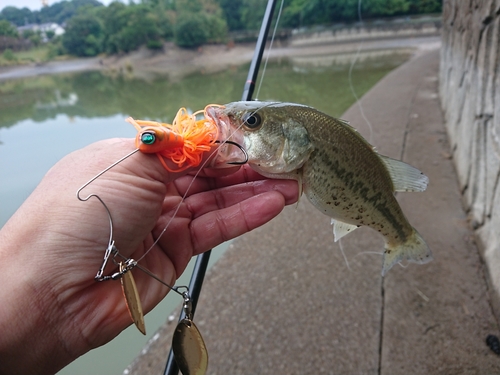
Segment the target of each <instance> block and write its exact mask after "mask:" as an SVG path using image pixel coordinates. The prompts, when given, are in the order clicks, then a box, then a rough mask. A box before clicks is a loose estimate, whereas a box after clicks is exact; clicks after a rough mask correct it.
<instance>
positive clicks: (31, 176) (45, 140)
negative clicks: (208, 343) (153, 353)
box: [0, 50, 409, 375]
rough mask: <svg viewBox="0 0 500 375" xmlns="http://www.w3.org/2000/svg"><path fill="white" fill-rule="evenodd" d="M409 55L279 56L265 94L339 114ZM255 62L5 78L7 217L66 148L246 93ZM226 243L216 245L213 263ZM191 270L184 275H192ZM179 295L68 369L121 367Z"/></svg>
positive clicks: (2, 137) (0, 187)
mask: <svg viewBox="0 0 500 375" xmlns="http://www.w3.org/2000/svg"><path fill="white" fill-rule="evenodd" d="M354 58H356V63H355V64H354V66H351V62H352V61H353V59H354ZM408 58H409V53H408V51H402V50H401V51H397V50H391V51H376V52H367V51H364V52H362V53H360V54H356V55H355V54H353V55H331V56H310V57H300V58H282V59H280V60H275V61H271V62H269V64H268V66H267V70H266V73H265V79H264V81H263V83H262V86H261V90H260V92H259V93H258V99H260V100H277V101H290V102H296V103H302V104H306V105H311V106H313V107H315V108H317V109H319V110H321V111H323V112H326V113H328V114H330V115H332V116H336V117H338V116H340V115H341V114H342V113H343V112H344V111H345V110H346V109H347V108H348V107H349V106H350V105H352V103H354V102H355V98H356V96H357V97H360V96H361V95H363V93H365V92H366V91H367V90H368V89H369V88H370V87H372V86H373V85H374V84H375V83H376V82H377V81H378V80H380V78H382V77H383V76H384V75H385V74H387V73H388V72H389V71H391V70H392V69H394V68H395V67H397V66H398V65H400V64H401V63H403V62H404V61H406V60H407V59H408ZM247 70H248V66H241V67H237V68H233V69H228V70H225V71H223V72H220V73H215V74H209V75H208V74H202V73H201V72H200V73H197V74H192V75H190V76H187V77H185V78H183V79H182V80H180V81H171V80H169V79H168V77H162V76H157V77H156V78H155V79H150V80H149V81H145V80H141V79H137V78H134V77H133V75H131V74H128V75H121V76H110V75H103V74H101V73H100V72H95V71H94V72H84V73H78V74H61V75H50V76H42V77H34V78H33V77H32V78H26V79H19V80H12V81H4V82H0V176H2V178H1V181H2V182H1V184H0V202H1V203H0V225H1V226H3V225H4V224H5V222H6V221H7V220H8V219H9V217H10V216H11V215H12V214H13V213H14V212H15V210H16V209H17V208H18V207H19V206H20V205H21V204H22V202H23V201H24V200H25V199H26V197H27V196H28V195H29V194H30V193H31V191H32V190H33V189H34V188H35V186H36V185H37V184H38V183H39V181H40V180H41V178H42V177H43V176H44V174H45V173H46V172H47V171H48V169H49V168H50V167H51V166H52V165H54V164H55V163H56V162H57V161H58V160H59V159H61V158H62V157H63V156H64V155H66V154H68V153H70V152H71V151H74V150H76V149H79V148H82V147H84V146H86V145H88V144H90V143H92V142H95V141H98V140H101V139H105V138H111V137H134V136H135V133H136V131H135V129H134V128H133V127H132V126H131V125H129V124H128V123H126V122H125V121H124V119H125V118H126V117H128V116H132V117H134V118H136V119H151V120H157V121H162V122H171V121H172V119H173V117H174V116H175V114H176V112H177V110H178V109H179V108H180V107H187V108H188V109H190V110H193V111H194V110H199V109H203V108H204V107H205V105H207V104H210V103H215V104H224V103H227V102H230V101H235V100H239V99H240V98H241V92H242V89H243V84H244V82H245V80H246V75H247ZM353 92H354V93H353ZM353 125H354V126H355V127H361V126H366V125H365V124H353ZM375 128H376V124H375ZM75 199H76V198H75ZM74 225H78V224H77V223H74ZM224 249H225V246H224V245H222V246H221V247H218V248H217V249H215V254H214V256H213V257H212V258H213V259H212V262H213V261H214V260H216V259H217V258H218V257H220V255H221V254H222V253H223V251H224ZM190 267H192V265H191V266H190ZM190 269H191V268H189V269H188V271H187V272H185V273H184V275H183V277H182V279H181V280H180V281H179V283H178V284H187V283H188V280H189V275H190ZM180 302H181V301H180V298H179V297H178V296H177V295H174V294H173V293H171V294H170V295H168V296H167V298H166V299H165V300H164V301H163V302H162V303H161V304H160V305H158V307H157V308H155V309H154V310H153V311H152V312H151V313H150V314H148V315H147V316H146V327H147V331H148V336H147V337H144V336H142V335H141V334H140V333H139V332H138V331H137V330H136V329H135V327H129V328H128V329H127V330H125V331H124V332H122V334H120V336H118V337H117V338H116V339H115V340H113V341H112V342H111V343H109V344H107V345H105V346H103V347H101V348H98V349H96V350H93V351H92V352H90V353H88V354H86V355H85V356H83V357H81V358H79V359H78V360H77V361H75V362H74V363H72V364H71V365H70V366H68V367H66V368H65V369H63V370H62V371H61V372H60V374H67V375H69V374H71V375H79V374H89V373H94V374H121V373H122V372H123V370H124V369H125V368H126V367H127V365H128V364H129V363H130V362H131V361H132V360H133V358H134V357H135V356H137V354H139V352H140V350H141V348H142V347H143V346H144V345H145V344H146V342H147V340H148V339H149V338H151V337H152V336H153V335H154V332H155V330H156V329H157V328H158V327H159V326H160V325H161V324H162V323H163V322H164V321H165V320H166V318H167V317H168V316H169V315H170V314H171V312H172V310H173V309H174V308H175V307H176V306H178V305H179V304H180Z"/></svg>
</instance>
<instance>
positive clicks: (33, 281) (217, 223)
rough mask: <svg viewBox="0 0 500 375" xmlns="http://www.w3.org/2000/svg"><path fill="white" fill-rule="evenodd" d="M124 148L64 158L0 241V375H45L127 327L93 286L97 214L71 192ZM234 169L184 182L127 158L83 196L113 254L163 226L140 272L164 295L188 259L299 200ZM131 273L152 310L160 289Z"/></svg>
mask: <svg viewBox="0 0 500 375" xmlns="http://www.w3.org/2000/svg"><path fill="white" fill-rule="evenodd" d="M133 148H134V146H133V141H132V140H116V139H115V140H107V141H102V142H99V143H96V144H93V145H91V146H88V147H86V148H85V149H82V150H79V151H77V152H74V153H72V154H70V155H68V156H67V157H65V158H64V159H63V160H61V161H60V162H59V163H58V164H56V166H54V167H53V168H52V169H51V170H50V171H49V172H48V173H47V175H46V176H45V178H44V179H43V180H42V182H41V183H40V185H39V186H38V187H37V188H36V189H35V191H34V192H33V194H32V195H31V196H30V197H29V198H28V199H27V200H26V202H25V203H24V204H23V206H22V207H21V208H20V209H19V210H18V211H17V212H16V214H15V215H14V216H13V217H12V218H11V220H9V222H8V223H7V224H6V225H5V226H4V228H2V230H1V231H0V244H1V245H0V280H1V282H2V286H3V287H2V288H1V289H0V301H1V305H2V308H1V310H0V330H1V332H2V335H1V336H0V373H9V374H14V373H34V372H36V373H39V374H41V373H54V372H56V371H57V370H59V369H60V368H62V367H63V366H65V365H66V364H68V363H69V362H71V361H72V360H74V359H76V358H77V357H78V356H80V355H82V354H84V353H85V352H87V351H88V350H90V349H92V348H95V347H97V346H100V345H103V344H105V343H106V342H108V341H110V340H111V339H113V338H114V337H115V336H116V335H118V334H119V333H120V332H121V331H122V330H123V329H124V328H125V327H127V326H128V325H130V323H131V320H130V317H129V314H128V311H127V308H126V306H125V302H124V300H123V295H122V292H121V287H120V285H119V284H120V283H119V282H114V281H108V282H101V283H98V282H96V281H94V276H95V274H96V272H97V270H98V269H99V266H100V265H101V263H102V259H103V255H104V251H105V249H106V248H107V245H108V239H109V230H110V228H109V221H108V216H107V214H106V211H105V209H104V207H103V206H102V205H101V203H100V202H99V201H98V200H97V199H95V198H91V199H90V200H88V201H86V202H82V201H79V200H78V199H77V198H76V196H75V192H76V191H77V189H78V188H79V187H80V186H82V185H83V184H84V183H85V182H86V181H88V180H89V179H90V178H92V177H93V176H95V175H96V174H97V173H99V172H100V171H101V170H103V169H104V168H106V167H107V166H109V165H110V164H112V163H113V162H114V161H116V160H118V159H119V158H120V157H122V156H123V155H125V154H127V153H128V152H130V151H131V150H132V149H133ZM236 169H237V168H236ZM236 169H235V168H231V169H228V170H206V171H205V173H204V177H197V178H196V179H195V180H194V181H193V176H192V175H188V174H187V173H188V172H189V171H185V172H182V173H179V174H175V173H168V172H167V171H166V170H165V169H164V168H163V167H162V166H161V164H160V163H159V162H158V160H157V159H156V157H154V156H151V155H143V154H140V153H137V154H134V155H132V156H131V157H130V158H128V159H126V160H125V161H123V162H122V163H120V164H119V165H117V166H115V167H113V168H112V169H111V170H109V171H108V172H106V173H105V174H103V175H102V176H100V177H99V178H98V179H96V180H95V181H94V182H92V183H91V184H90V185H89V186H88V187H86V188H85V189H84V190H83V191H82V193H81V196H86V195H88V194H91V193H94V194H97V195H99V197H100V198H102V200H103V201H104V202H105V204H106V206H107V207H108V208H109V210H110V212H111V215H112V218H113V239H114V240H115V244H116V247H117V249H118V251H119V252H120V254H122V255H123V256H125V257H128V258H133V259H136V260H137V259H140V258H142V256H143V255H144V254H145V252H146V251H147V250H148V249H150V247H151V246H152V245H153V243H154V241H155V240H156V239H157V238H158V236H159V235H160V233H162V231H163V229H164V228H165V226H166V225H167V223H169V226H168V228H167V230H166V232H165V233H164V234H163V235H162V236H161V238H160V240H159V241H158V242H157V243H156V244H155V245H154V246H153V248H152V249H151V251H149V252H148V253H147V254H146V255H145V256H144V258H143V259H142V260H141V261H140V264H141V266H143V267H145V268H147V269H149V270H150V271H151V272H153V273H154V274H156V275H157V276H158V277H159V278H160V279H162V280H163V281H165V282H166V283H168V284H170V285H174V284H175V280H176V279H177V278H178V277H179V276H180V274H181V273H182V272H183V271H184V269H185V267H186V265H187V264H188V262H189V260H190V259H191V257H192V256H193V255H197V254H199V253H201V252H204V251H206V250H208V249H210V248H212V247H214V246H216V245H218V244H220V243H222V242H224V241H226V240H229V239H231V238H234V237H236V236H239V235H241V234H243V233H245V232H247V231H249V230H252V229H254V228H256V227H258V226H260V225H262V224H264V223H266V222H267V221H269V220H270V219H272V218H273V217H274V216H276V215H277V214H278V213H279V212H280V211H281V210H282V209H283V207H284V205H285V204H291V203H293V202H295V201H296V200H297V194H298V189H297V183H296V182H295V181H283V180H266V179H263V178H262V177H261V176H259V175H258V174H256V173H255V172H253V171H252V170H250V169H249V168H247V167H242V168H240V169H239V170H238V171H237V172H235V170H236ZM192 172H193V171H191V173H192ZM232 172H235V173H232ZM229 173H232V174H229ZM191 182H193V183H192V185H191ZM188 188H189V189H188ZM186 192H187V195H186V199H185V200H184V201H182V197H183V196H184V194H185V193H186ZM179 203H181V204H180V206H179ZM178 206H179V209H178V211H177V212H176V214H175V217H174V218H173V219H172V217H173V214H174V212H175V210H176V208H177V207H178ZM112 272H113V271H112V270H110V269H106V274H110V273H112ZM132 272H133V273H134V277H135V281H136V284H137V288H138V290H139V295H140V297H141V302H142V305H143V308H144V310H145V312H147V311H150V310H151V309H152V308H153V307H154V306H155V305H156V304H157V303H158V302H159V301H161V299H162V298H163V297H164V296H165V294H166V293H167V292H168V288H167V287H165V286H163V285H162V284H161V283H159V282H158V281H156V280H154V279H153V278H151V277H150V276H148V275H146V274H144V273H143V272H141V271H139V270H133V271H132Z"/></svg>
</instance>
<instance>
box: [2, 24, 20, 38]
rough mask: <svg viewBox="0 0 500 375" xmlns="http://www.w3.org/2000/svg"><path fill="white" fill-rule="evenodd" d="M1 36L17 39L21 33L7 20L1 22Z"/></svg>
mask: <svg viewBox="0 0 500 375" xmlns="http://www.w3.org/2000/svg"><path fill="white" fill-rule="evenodd" d="M0 35H2V36H10V37H12V38H17V37H18V36H19V33H18V32H17V29H16V28H15V27H14V26H12V24H11V23H10V22H9V21H7V20H0Z"/></svg>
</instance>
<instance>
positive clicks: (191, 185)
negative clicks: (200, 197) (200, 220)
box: [173, 165, 266, 196]
mask: <svg viewBox="0 0 500 375" xmlns="http://www.w3.org/2000/svg"><path fill="white" fill-rule="evenodd" d="M193 178H194V180H193ZM265 179H266V177H264V176H262V175H260V174H258V173H257V172H255V171H254V170H253V169H251V168H250V167H249V166H248V165H244V166H242V167H241V168H240V169H239V170H238V171H237V172H235V173H232V174H230V175H224V176H220V177H201V176H197V177H194V176H183V177H179V178H178V179H176V180H175V181H174V182H173V183H174V184H175V187H176V189H177V191H178V192H179V194H181V195H184V194H186V193H187V194H186V196H190V195H193V194H197V193H201V192H203V191H207V190H213V189H218V188H222V187H227V186H232V185H238V184H243V183H246V182H251V181H259V180H265Z"/></svg>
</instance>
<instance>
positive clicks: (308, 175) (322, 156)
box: [207, 101, 432, 275]
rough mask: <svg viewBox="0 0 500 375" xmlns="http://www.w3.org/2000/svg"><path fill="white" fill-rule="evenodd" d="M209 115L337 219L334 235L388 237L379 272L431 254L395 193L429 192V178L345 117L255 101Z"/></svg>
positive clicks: (267, 170) (252, 158) (273, 173)
mask: <svg viewBox="0 0 500 375" xmlns="http://www.w3.org/2000/svg"><path fill="white" fill-rule="evenodd" d="M207 116H208V117H210V118H211V119H212V120H213V121H215V123H216V124H217V125H218V126H219V129H221V130H222V132H223V133H224V135H226V136H227V138H228V139H230V140H232V141H234V142H237V143H239V144H240V145H243V147H244V149H245V150H246V152H247V153H248V163H249V164H250V166H251V167H252V168H253V169H254V170H255V171H257V172H258V173H260V174H262V175H263V176H266V177H269V178H284V179H295V180H297V181H298V183H299V188H300V189H302V190H303V193H304V194H305V195H306V196H307V198H308V199H309V201H310V202H311V203H312V204H313V205H314V206H316V208H318V209H319V210H320V211H321V212H323V213H324V214H326V215H328V216H330V217H331V218H332V223H333V225H334V230H333V231H334V238H335V241H338V240H339V239H340V238H342V237H343V236H344V235H346V234H348V233H350V232H352V231H354V230H355V229H356V228H358V227H360V226H362V225H366V226H368V227H370V228H372V229H374V230H376V231H378V232H379V233H380V234H381V235H382V236H383V237H384V240H385V251H384V259H383V268H382V275H385V274H386V273H387V271H389V269H391V267H392V266H394V264H396V263H398V262H401V261H403V260H406V261H409V262H414V263H420V264H423V263H427V262H429V261H430V260H432V254H431V251H430V249H429V247H428V246H427V244H426V243H425V241H424V240H423V238H422V237H421V236H420V234H419V233H418V232H417V231H416V230H415V229H414V228H413V227H412V226H411V225H410V224H409V222H408V220H407V219H406V217H405V216H404V214H403V211H402V210H401V207H400V206H399V204H398V202H397V200H396V198H395V196H394V192H396V191H405V192H410V191H413V192H416V191H424V190H425V189H426V188H427V184H428V178H427V177H426V176H425V175H424V174H423V173H422V172H420V171H419V170H418V169H416V168H414V167H412V166H410V165H408V164H406V163H404V162H402V161H399V160H395V159H391V158H389V157H387V156H383V155H380V154H379V153H377V152H376V151H375V150H374V148H373V146H371V145H370V144H369V143H368V142H367V141H366V140H365V139H364V138H363V137H362V136H361V135H360V134H359V133H358V132H357V131H356V130H355V129H354V128H353V127H351V126H350V125H349V124H348V123H347V122H346V121H343V120H338V119H335V118H333V117H330V116H328V115H326V114H324V113H321V112H320V111H318V110H316V109H314V108H311V107H307V106H304V105H300V104H293V103H277V102H256V101H255V102H254V101H252V102H234V103H229V104H227V105H225V106H223V107H218V108H217V107H213V108H209V109H208V110H207Z"/></svg>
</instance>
